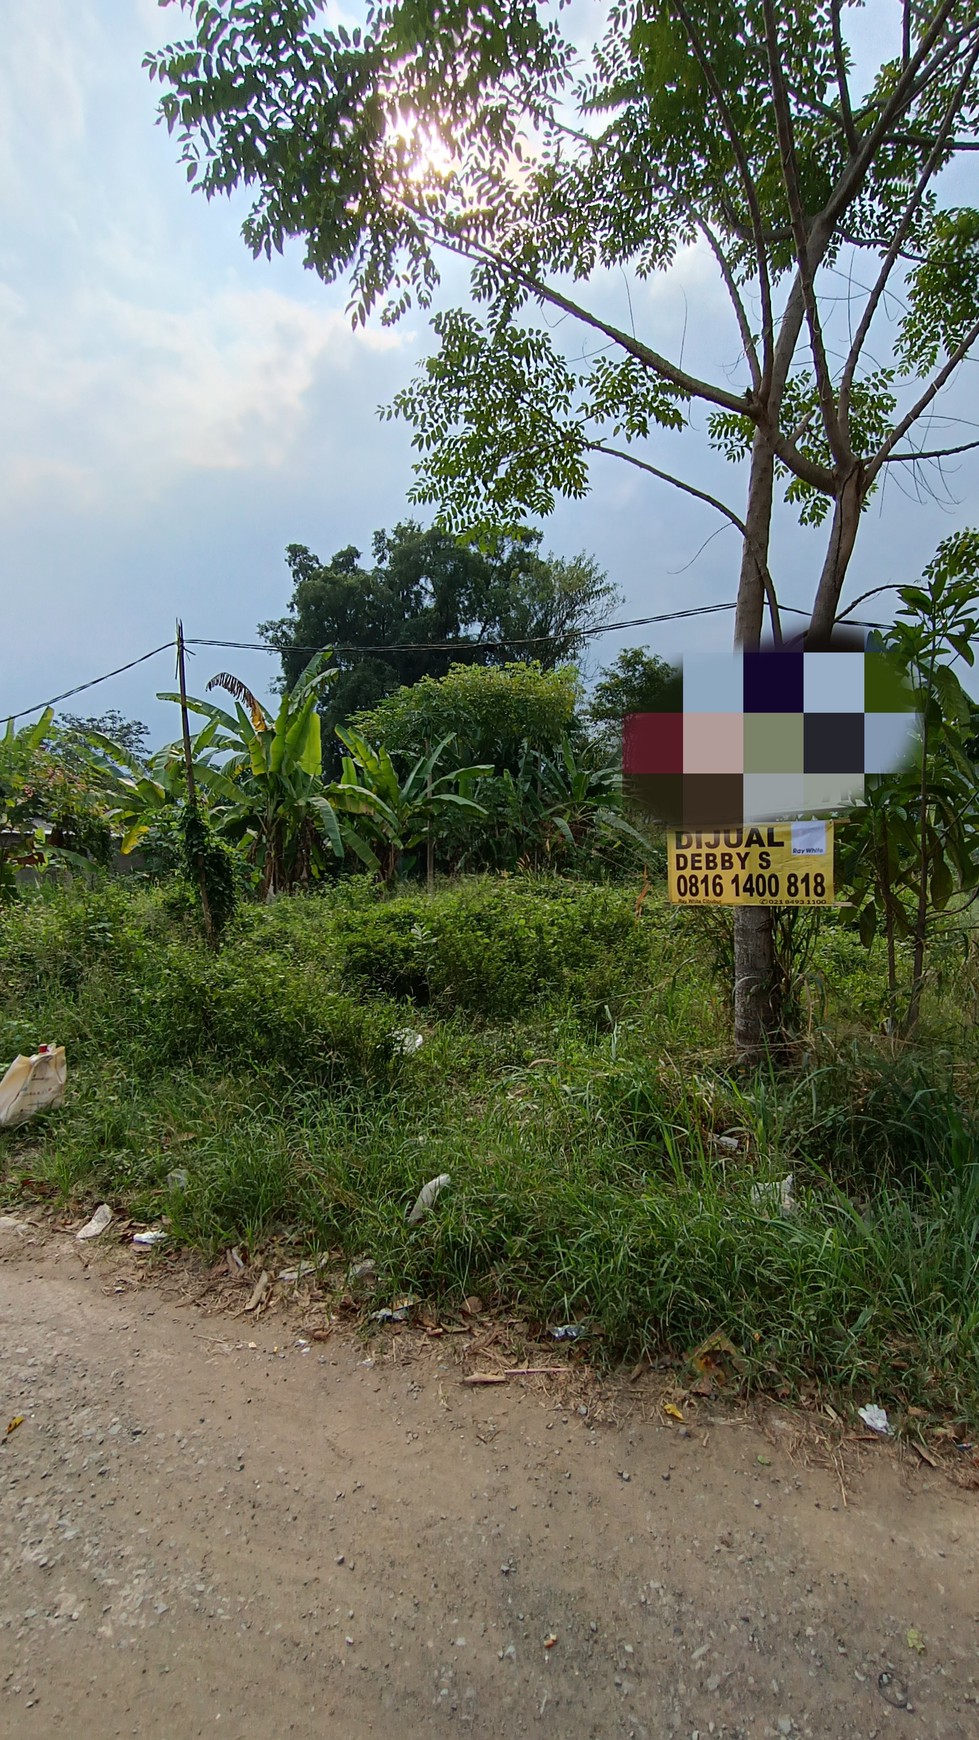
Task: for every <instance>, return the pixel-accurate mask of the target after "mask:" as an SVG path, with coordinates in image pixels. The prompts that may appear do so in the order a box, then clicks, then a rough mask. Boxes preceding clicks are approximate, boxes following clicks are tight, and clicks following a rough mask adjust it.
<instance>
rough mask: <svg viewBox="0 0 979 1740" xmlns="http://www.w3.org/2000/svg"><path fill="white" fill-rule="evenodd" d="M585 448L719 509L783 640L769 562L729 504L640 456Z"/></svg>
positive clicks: (593, 445) (598, 445)
mask: <svg viewBox="0 0 979 1740" xmlns="http://www.w3.org/2000/svg"><path fill="white" fill-rule="evenodd" d="M585 445H586V447H587V449H588V451H589V452H590V453H604V454H606V455H607V457H608V458H610V459H624V460H625V462H626V464H627V465H634V466H635V467H636V469H637V470H639V471H646V472H648V473H649V475H650V477H658V478H659V479H660V482H661V483H670V484H672V485H673V487H674V489H679V490H682V491H683V493H684V495H692V496H694V497H695V499H696V500H697V501H703V502H706V503H707V505H708V507H712V508H716V510H717V512H718V513H719V514H723V515H724V518H725V519H726V520H729V521H730V523H731V525H732V526H736V527H737V529H738V531H739V532H740V533H741V536H742V538H743V539H744V541H745V543H746V544H747V545H748V547H749V549H750V550H751V553H752V555H753V557H754V559H755V561H756V563H757V564H758V571H759V573H760V574H761V579H762V585H763V586H764V588H765V596H766V598H767V599H768V608H769V612H770V615H771V619H772V634H773V636H774V638H775V640H776V641H781V639H782V624H781V620H780V618H779V610H778V599H777V598H776V596H775V582H774V581H773V579H772V576H771V573H770V571H769V567H768V563H767V562H766V561H765V558H764V556H763V555H762V552H761V551H760V550H759V549H758V547H757V545H756V543H755V540H754V538H753V537H752V536H751V533H750V532H749V530H748V527H747V526H746V525H745V522H744V520H743V519H741V518H740V516H739V515H738V514H736V513H735V512H734V509H733V508H729V507H728V505H727V503H726V502H723V501H720V500H719V498H718V497H717V496H716V495H709V494H708V492H707V491H706V490H705V489H698V488H697V487H696V485H695V484H692V483H685V482H684V480H683V478H682V477H674V475H673V473H672V472H671V471H661V470H660V469H659V467H658V466H656V465H650V463H649V461H648V460H647V459H640V458H639V457H638V455H637V454H635V453H629V452H628V451H627V450H626V449H625V448H622V447H606V446H605V444H604V442H601V441H587V442H586V443H585Z"/></svg>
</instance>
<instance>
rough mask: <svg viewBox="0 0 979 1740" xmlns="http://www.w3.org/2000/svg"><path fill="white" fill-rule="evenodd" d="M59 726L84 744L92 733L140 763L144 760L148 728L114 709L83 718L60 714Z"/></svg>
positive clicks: (139, 720) (76, 715)
mask: <svg viewBox="0 0 979 1740" xmlns="http://www.w3.org/2000/svg"><path fill="white" fill-rule="evenodd" d="M60 725H61V729H62V731H63V732H64V733H66V734H68V735H70V736H71V737H72V738H75V739H78V738H80V739H82V741H83V742H84V740H85V739H86V738H89V737H91V736H92V735H93V733H94V734H95V735H96V736H97V737H107V738H109V739H110V740H111V742H113V743H118V744H119V745H120V747H121V748H122V749H125V750H126V751H127V752H128V753H129V754H130V755H135V756H137V757H138V758H139V759H140V760H141V761H142V760H145V758H146V740H147V738H148V737H149V729H148V727H147V726H145V725H144V724H143V722H142V720H141V719H127V718H126V717H125V715H124V714H122V713H120V712H119V711H118V709H117V708H116V707H110V708H109V710H108V712H106V713H99V714H94V713H92V714H88V715H86V716H85V717H82V716H80V715H79V714H78V713H62V715H61V721H60Z"/></svg>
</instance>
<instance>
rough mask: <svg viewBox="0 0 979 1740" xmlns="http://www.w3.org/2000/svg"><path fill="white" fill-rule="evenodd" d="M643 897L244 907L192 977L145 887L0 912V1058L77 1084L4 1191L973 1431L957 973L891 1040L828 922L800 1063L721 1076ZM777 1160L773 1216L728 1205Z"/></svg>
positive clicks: (182, 935) (711, 1010)
mask: <svg viewBox="0 0 979 1740" xmlns="http://www.w3.org/2000/svg"><path fill="white" fill-rule="evenodd" d="M637 892H638V890H622V889H617V890H609V889H601V888H598V889H596V888H595V887H593V886H589V887H581V888H575V887H573V886H569V885H568V884H567V883H566V882H564V883H559V884H554V883H549V882H546V881H541V880H536V881H535V880H531V879H513V880H512V881H510V882H490V881H488V880H486V879H480V880H473V881H471V882H467V883H464V884H461V885H455V886H452V887H449V888H446V889H442V890H440V891H439V892H437V894H436V895H435V897H434V898H433V899H432V900H431V901H428V900H425V899H421V898H419V897H418V896H411V897H408V898H404V899H395V900H392V901H389V902H387V901H386V902H378V900H377V897H376V895H375V894H374V893H373V892H372V891H371V890H370V889H369V888H368V887H367V886H366V885H364V884H362V883H358V884H354V885H353V886H351V887H344V886H343V885H341V887H340V889H339V890H338V891H337V892H336V893H332V894H329V895H323V896H318V897H315V898H308V899H297V900H293V901H280V902H278V903H276V904H275V905H273V906H271V907H268V908H261V909H259V908H252V909H250V910H248V911H247V912H246V913H245V914H244V915H243V916H242V917H241V918H240V920H239V921H238V922H237V923H236V925H235V927H234V929H233V931H232V933H231V935H230V936H229V938H228V940H227V943H226V945H225V947H224V949H223V950H222V952H221V954H220V955H219V956H218V957H217V958H214V957H211V956H208V955H207V953H206V951H205V950H204V949H203V947H202V945H201V943H200V941H199V939H198V937H197V933H196V930H195V929H194V928H193V925H192V923H191V922H190V920H189V918H188V917H187V916H186V915H185V914H184V913H183V911H182V908H181V902H180V899H179V898H177V897H176V896H175V895H174V894H173V893H172V892H171V894H170V895H167V894H166V893H161V892H160V891H152V890H145V889H144V890H140V889H137V888H133V887H126V886H121V885H119V884H111V883H110V884H107V886H106V887H105V888H104V889H101V890H98V891H94V892H88V893H86V892H80V891H77V890H75V891H68V892H59V893H56V894H53V895H51V896H48V897H45V898H44V899H43V900H37V901H32V902H30V903H25V904H24V905H22V906H21V907H20V908H17V909H14V910H13V911H12V912H10V913H8V914H6V915H5V916H4V917H3V919H2V920H0V973H2V993H0V1055H2V1054H4V1053H6V1054H7V1055H13V1053H14V1052H15V1051H17V1050H29V1049H32V1048H33V1046H34V1045H35V1044H36V1043H37V1042H38V1040H59V1041H60V1042H62V1043H65V1044H66V1045H67V1047H68V1053H69V1059H70V1072H71V1073H70V1082H71V1090H70V1093H69V1096H68V1099H67V1101H66V1104H65V1106H64V1108H63V1109H62V1110H61V1111H60V1112H58V1113H55V1114H53V1115H51V1116H49V1117H48V1118H46V1119H43V1120H37V1121H36V1122H34V1123H32V1124H30V1125H28V1126H25V1127H24V1128H23V1129H22V1130H21V1131H19V1132H12V1133H10V1134H8V1135H7V1136H5V1137H4V1138H2V1146H0V1156H2V1158H3V1159H4V1160H5V1162H6V1168H7V1183H6V1187H5V1188H6V1194H7V1197H8V1200H10V1201H13V1200H15V1198H16V1196H17V1192H18V1188H19V1181H20V1180H21V1179H23V1178H24V1177H31V1176H33V1177H40V1178H43V1179H47V1180H53V1181H54V1182H55V1183H56V1185H57V1187H58V1189H59V1191H60V1192H61V1193H62V1194H63V1195H64V1197H65V1198H67V1199H69V1200H71V1201H73V1202H75V1203H76V1204H77V1206H79V1208H81V1207H82V1206H88V1205H89V1204H90V1203H91V1201H92V1200H93V1198H96V1197H99V1198H101V1197H106V1198H108V1199H109V1200H110V1201H114V1202H116V1203H117V1204H125V1205H127V1206H129V1208H130V1209H131V1210H132V1211H133V1212H135V1213H137V1214H141V1215H145V1216H146V1217H147V1218H150V1217H155V1216H158V1215H160V1214H168V1215H169V1217H170V1220H171V1224H172V1227H173V1230H174V1232H175V1234H176V1235H177V1236H179V1237H180V1238H181V1239H183V1240H186V1241H187V1242H189V1243H192V1244H194V1245H197V1246H199V1247H201V1248H202V1249H204V1250H206V1251H216V1250H219V1249H221V1248H222V1247H223V1246H225V1245H227V1244H231V1243H244V1244H245V1245H247V1247H248V1248H249V1250H251V1251H252V1252H261V1250H262V1248H263V1246H265V1245H266V1244H267V1243H268V1242H269V1241H271V1240H273V1239H275V1240H278V1241H282V1242H283V1243H286V1242H288V1243H292V1244H294V1245H295V1247H296V1249H297V1250H298V1251H306V1252H311V1251H314V1250H315V1251H322V1250H331V1251H337V1252H343V1253H346V1254H347V1255H349V1256H352V1255H355V1254H357V1255H360V1254H363V1253H370V1254H371V1255H372V1256H373V1257H374V1258H375V1260H376V1261H377V1263H378V1269H379V1274H380V1277H381V1286H382V1289H388V1290H389V1291H390V1294H391V1296H393V1295H394V1294H395V1293H398V1292H401V1291H404V1290H410V1291H413V1292H415V1293H418V1294H420V1295H423V1296H426V1297H428V1298H432V1299H442V1300H453V1299H458V1298H460V1297H462V1296H463V1295H465V1294H467V1293H472V1292H479V1293H480V1294H482V1295H483V1296H484V1297H485V1298H489V1299H491V1300H495V1301H497V1302H500V1303H506V1304H507V1305H509V1306H516V1307H518V1308H520V1309H521V1310H522V1311H523V1312H524V1313H525V1314H526V1316H527V1317H528V1319H529V1320H531V1321H539V1322H542V1323H543V1322H554V1321H567V1320H571V1319H574V1320H577V1321H587V1322H588V1323H590V1324H591V1325H592V1326H593V1327H594V1328H596V1329H600V1330H601V1331H602V1332H603V1337H604V1341H603V1345H604V1346H605V1347H606V1349H607V1350H608V1351H609V1352H610V1353H611V1354H613V1355H614V1354H628V1355H636V1354H638V1353H641V1352H650V1353H652V1352H657V1353H660V1352H663V1351H664V1350H665V1351H668V1352H670V1353H674V1354H676V1355H678V1356H680V1355H683V1354H684V1353H685V1352H687V1351H689V1349H690V1348H691V1347H693V1346H695V1345H696V1344H697V1343H698V1342H700V1341H701V1340H703V1339H704V1337H706V1336H707V1335H709V1334H711V1333H713V1332H714V1331H718V1330H720V1331H723V1333H725V1334H726V1335H727V1336H729V1337H730V1339H731V1340H732V1341H733V1342H734V1343H735V1344H736V1346H737V1347H738V1348H740V1349H741V1351H742V1353H743V1355H744V1358H745V1361H746V1365H747V1369H748V1371H749V1373H750V1375H751V1377H752V1379H753V1381H755V1382H758V1383H762V1384H765V1385H772V1386H775V1387H781V1386H785V1385H788V1386H791V1387H793V1388H794V1387H797V1386H801V1385H804V1384H811V1383H813V1382H815V1383H817V1384H821V1385H824V1386H827V1387H828V1388H829V1389H831V1390H832V1391H833V1392H834V1393H836V1394H840V1393H845V1392H852V1393H853V1394H854V1396H855V1397H856V1398H857V1399H859V1400H861V1401H863V1400H866V1399H867V1398H868V1397H870V1396H873V1397H874V1398H875V1399H876V1400H878V1401H880V1402H882V1403H884V1404H885V1405H890V1406H892V1407H895V1406H896V1407H898V1408H900V1407H901V1406H902V1405H908V1404H914V1405H917V1406H926V1407H930V1408H935V1409H942V1410H947V1411H950V1412H951V1413H953V1414H954V1415H955V1416H956V1417H958V1418H961V1419H963V1420H979V1370H977V1363H976V1345H977V1336H979V1165H977V1160H979V1113H977V1104H976V1094H975V1081H976V1073H975V1065H976V1061H977V1058H976V1049H975V1044H974V1038H973V1034H972V1032H971V1030H970V1029H968V1028H963V1027H962V1026H961V1024H960V1025H959V1030H958V1032H957V1033H956V1032H955V1024H954V1020H953V1019H952V1016H953V1014H954V1011H955V1009H957V1008H959V1007H961V1006H963V1000H964V998H965V995H966V991H967V990H969V989H970V988H969V987H965V986H962V985H956V984H954V983H951V984H950V986H949V987H948V988H947V989H946V991H945V994H944V997H945V1000H944V1001H942V1000H941V999H933V1002H932V1006H931V1009H930V1013H929V1019H930V1020H931V1023H932V1028H931V1033H930V1036H929V1035H926V1043H924V1044H923V1045H922V1046H921V1047H919V1049H918V1050H916V1051H914V1052H910V1051H907V1050H897V1049H896V1048H894V1047H893V1045H891V1043H890V1042H888V1041H884V1040H883V1039H881V1038H880V1037H879V1036H876V1035H875V1034H874V1032H873V1029H872V1021H871V1020H868V1017H867V1014H866V1011H867V1010H868V1009H872V1008H873V1002H874V999H873V992H874V988H875V984H876V979H875V970H876V969H875V963H874V960H873V958H871V960H870V961H869V962H868V961H867V959H866V957H864V956H863V954H862V952H861V951H859V950H858V949H857V948H856V947H855V945H853V944H852V942H851V939H850V938H849V937H848V936H846V935H845V934H844V933H842V932H839V931H837V930H835V929H833V928H828V929H827V930H826V932H825V936H824V938H823V939H822V940H821V941H820V943H819V946H818V947H817V952H816V955H815V957H814V971H815V973H816V974H817V975H818V974H821V975H822V984H821V988H820V1000H819V1007H818V1010H816V1009H815V1008H814V1009H813V1010H812V1011H811V1015H810V1032H809V1035H808V1037H807V1039H806V1041H805V1045H806V1049H807V1052H808V1056H809V1061H808V1063H807V1064H806V1066H805V1067H799V1068H797V1069H796V1070H795V1071H792V1072H784V1073H782V1074H780V1075H776V1074H775V1073H773V1072H772V1071H761V1072H759V1073H757V1074H756V1075H754V1076H753V1077H744V1076H739V1075H738V1074H737V1073H736V1072H735V1071H734V1070H733V1069H732V1067H731V1059H730V1057H729V1055H728V1054H727V1051H726V1031H727V1029H726V1018H725V1007H724V996H723V989H722V987H719V985H718V984H717V983H716V981H715V979H714V977H713V976H712V971H711V962H710V958H709V951H708V948H707V946H706V944H705V940H704V937H703V935H702V934H701V933H699V932H698V930H697V929H696V927H691V926H690V925H689V923H687V922H686V921H687V920H688V918H689V915H688V914H686V913H682V912H679V911H677V910H676V909H672V908H670V907H669V906H667V905H666V904H665V903H664V902H663V901H662V900H661V899H658V898H654V897H650V899H648V900H647V901H646V903H645V906H644V907H643V908H642V912H641V916H638V917H637V912H636V894H637ZM817 982H818V981H817ZM970 994H971V993H970ZM855 1004H856V1005H858V1006H857V1007H855ZM861 1010H862V1011H864V1013H863V1015H862V1017H861ZM404 1027H409V1028H413V1029H421V1030H422V1031H423V1032H424V1034H425V1042H424V1044H423V1046H422V1048H421V1049H420V1050H419V1051H417V1052H416V1053H414V1054H413V1055H405V1054H404V1052H403V1050H402V1048H401V1044H400V1041H399V1038H398V1033H399V1030H400V1029H402V1028H404ZM949 1034H952V1035H953V1038H954V1043H951V1044H950V1043H949V1042H948V1036H949ZM936 1035H937V1036H938V1037H937V1038H936ZM939 1039H940V1041H941V1042H939ZM721 1134H726V1135H729V1136H730V1135H731V1134H734V1135H735V1136H736V1137H737V1143H738V1146H737V1151H730V1144H728V1145H727V1146H724V1145H722V1146H721V1147H720V1148H719V1147H718V1146H717V1144H716V1137H717V1136H718V1135H721ZM178 1167H179V1168H181V1169H184V1170H185V1171H186V1173H187V1178H188V1183H187V1187H186V1189H172V1188H170V1187H169V1186H168V1184H167V1177H168V1174H169V1173H171V1172H172V1171H173V1170H174V1169H175V1168H178ZM439 1172H448V1173H449V1174H450V1175H451V1178H452V1184H451V1187H450V1188H449V1189H448V1190H446V1191H445V1192H443V1194H442V1196H441V1197H440V1198H439V1202H438V1205H437V1208H436V1209H435V1210H434V1211H433V1212H432V1213H431V1214H430V1215H428V1216H427V1217H426V1218H425V1219H424V1220H423V1221H422V1222H421V1223H419V1224H418V1225H417V1226H409V1225H408V1223H407V1221H406V1209H407V1208H408V1207H409V1206H410V1204H411V1202H412V1201H413V1199H414V1197H415V1195H416V1194H417V1191H418V1188H419V1186H420V1185H421V1184H422V1183H424V1181H425V1180H426V1179H427V1178H429V1177H432V1176H433V1175H435V1174H436V1173H439ZM789 1172H791V1173H793V1174H794V1178H795V1192H796V1199H797V1207H796V1211H795V1213H793V1214H792V1215H789V1216H786V1215H783V1214H781V1213H779V1212H777V1211H775V1210H773V1209H772V1208H771V1206H770V1205H767V1204H766V1203H759V1202H757V1201H756V1200H755V1199H754V1197H753V1187H754V1186H756V1185H757V1184H758V1183H765V1182H766V1181H767V1182H777V1181H778V1180H779V1179H781V1178H783V1177H784V1176H785V1175H786V1174H787V1173H789Z"/></svg>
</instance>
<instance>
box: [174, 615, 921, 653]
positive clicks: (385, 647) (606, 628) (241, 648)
mask: <svg viewBox="0 0 979 1740" xmlns="http://www.w3.org/2000/svg"><path fill="white" fill-rule="evenodd" d="M736 608H737V606H736V605H734V604H698V605H695V606H694V607H692V608H691V609H690V610H664V611H663V612H661V614H660V615H658V616H634V617H631V618H630V619H629V620H628V621H625V622H603V623H601V624H600V625H598V626H595V627H592V628H579V629H575V630H574V631H573V632H574V635H575V638H576V639H578V640H584V639H585V638H586V636H589V635H594V634H615V633H616V632H617V631H618V630H619V629H624V628H647V627H648V626H649V625H650V624H651V623H656V622H679V621H680V620H681V619H682V618H684V617H689V616H711V615H713V614H714V612H715V611H719V610H735V609H736ZM779 610H780V611H782V612H788V614H789V615H790V616H805V617H808V616H809V615H810V614H811V612H810V611H808V610H799V609H797V608H796V607H795V605H792V604H780V605H779ZM854 626H855V627H857V628H888V627H889V626H890V624H889V623H886V622H862V621H860V620H859V619H854ZM567 632H568V631H565V634H566V633H567ZM565 634H530V635H508V636H507V638H506V639H505V640H424V641H386V642H384V643H383V644H381V645H377V646H368V645H366V644H365V643H364V642H362V641H357V642H356V643H350V644H347V645H342V644H341V643H340V642H336V643H334V645H333V647H332V648H331V650H332V651H333V652H335V653H386V652H398V653H401V652H485V651H487V650H489V651H495V650H498V649H500V648H503V647H511V646H537V645H539V644H540V643H541V642H544V641H555V640H563V639H564V638H565ZM186 645H187V646H213V647H222V648H225V649H228V650H230V651H234V652H261V653H275V654H276V655H278V656H281V655H282V654H283V653H294V652H296V653H309V654H310V655H312V654H313V653H318V652H322V651H323V650H324V649H323V647H322V646H297V645H294V644H293V642H292V641H290V642H289V643H288V644H287V645H285V646H270V645H269V644H268V643H267V642H266V641H257V640H202V639H192V638H191V636H189V635H188V637H187V641H186Z"/></svg>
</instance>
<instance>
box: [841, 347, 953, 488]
mask: <svg viewBox="0 0 979 1740" xmlns="http://www.w3.org/2000/svg"><path fill="white" fill-rule="evenodd" d="M977 339H979V320H977V321H976V323H975V325H974V326H972V327H970V328H969V331H968V332H967V333H966V335H965V337H964V339H963V340H962V342H961V344H958V345H956V347H955V349H954V350H953V352H952V354H951V356H950V357H949V359H948V361H947V363H946V364H945V366H944V368H941V369H939V371H938V373H937V375H936V376H935V378H934V380H933V381H932V382H931V385H930V386H929V387H928V388H927V389H926V391H925V392H923V393H922V395H921V398H920V399H919V400H918V402H917V404H916V405H912V407H911V409H910V411H909V412H908V413H907V415H906V416H905V417H902V418H901V421H900V423H898V424H897V425H896V426H895V428H893V429H892V430H891V433H890V434H889V435H888V437H887V440H886V441H885V442H884V445H883V447H881V449H880V451H879V452H878V453H877V455H876V457H875V458H874V459H872V460H871V461H870V463H869V465H868V466H867V467H866V470H865V472H864V478H865V483H866V488H868V489H869V487H870V485H871V484H872V483H873V481H874V478H875V477H876V476H877V473H878V472H879V470H880V468H881V466H882V465H885V464H886V463H887V461H888V459H889V458H890V456H891V452H892V450H893V449H894V448H895V447H896V446H897V444H898V442H899V441H900V440H902V439H903V437H904V436H905V435H906V434H907V432H908V430H909V429H911V428H913V426H914V424H915V423H916V422H917V421H918V418H919V417H920V416H921V413H922V412H923V411H927V409H928V406H929V405H930V404H931V402H932V400H933V399H935V398H937V397H938V394H939V393H940V392H941V390H942V388H943V387H944V385H945V383H946V381H947V380H948V379H949V376H950V375H952V374H954V373H955V370H956V369H957V368H958V366H959V363H960V362H964V360H965V358H966V357H967V356H968V354H969V352H970V350H971V349H972V346H973V345H974V344H975V342H976V340H977ZM915 457H917V456H915Z"/></svg>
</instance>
